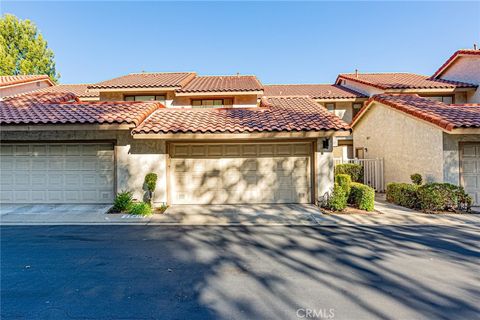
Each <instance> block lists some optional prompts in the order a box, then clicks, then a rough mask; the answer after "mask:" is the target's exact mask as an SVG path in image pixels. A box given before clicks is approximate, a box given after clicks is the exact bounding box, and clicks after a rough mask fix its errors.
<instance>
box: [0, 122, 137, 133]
mask: <svg viewBox="0 0 480 320" xmlns="http://www.w3.org/2000/svg"><path fill="white" fill-rule="evenodd" d="M133 128H135V125H134V124H32V125H22V124H15V125H11V124H2V131H72V130H87V131H92V130H98V131H103V130H131V129H133Z"/></svg>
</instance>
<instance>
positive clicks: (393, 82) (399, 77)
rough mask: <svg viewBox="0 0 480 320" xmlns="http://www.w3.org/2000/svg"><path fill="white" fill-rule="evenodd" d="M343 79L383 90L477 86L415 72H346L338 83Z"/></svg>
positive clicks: (341, 75) (338, 79) (340, 76)
mask: <svg viewBox="0 0 480 320" xmlns="http://www.w3.org/2000/svg"><path fill="white" fill-rule="evenodd" d="M341 79H346V80H351V81H355V82H358V83H362V84H366V85H369V86H372V87H375V88H379V89H382V90H388V89H449V88H452V89H454V88H476V87H477V86H476V85H474V84H471V83H464V82H458V81H449V80H441V79H432V78H430V77H427V76H422V75H419V74H414V73H402V72H394V73H359V74H358V76H357V75H356V74H354V73H344V74H340V75H338V78H337V81H336V83H337V84H340V83H339V82H340V80H341Z"/></svg>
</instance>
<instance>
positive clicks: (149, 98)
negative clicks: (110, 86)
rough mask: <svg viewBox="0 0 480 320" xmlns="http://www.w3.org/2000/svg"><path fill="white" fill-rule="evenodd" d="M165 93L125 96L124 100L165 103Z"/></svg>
mask: <svg viewBox="0 0 480 320" xmlns="http://www.w3.org/2000/svg"><path fill="white" fill-rule="evenodd" d="M165 100H166V97H165V95H160V96H153V95H152V96H125V101H159V102H161V103H163V104H165Z"/></svg>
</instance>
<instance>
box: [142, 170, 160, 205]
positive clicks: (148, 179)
mask: <svg viewBox="0 0 480 320" xmlns="http://www.w3.org/2000/svg"><path fill="white" fill-rule="evenodd" d="M157 178H158V176H157V174H156V173H153V172H150V173H148V174H147V175H146V176H145V182H144V185H145V188H146V189H147V190H146V191H147V200H148V202H149V203H152V199H153V192H154V191H155V188H156V187H157Z"/></svg>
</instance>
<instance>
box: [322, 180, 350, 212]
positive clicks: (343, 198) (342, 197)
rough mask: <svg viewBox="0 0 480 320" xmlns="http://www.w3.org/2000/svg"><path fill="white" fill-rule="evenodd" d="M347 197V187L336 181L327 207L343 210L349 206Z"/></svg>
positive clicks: (333, 209)
mask: <svg viewBox="0 0 480 320" xmlns="http://www.w3.org/2000/svg"><path fill="white" fill-rule="evenodd" d="M347 197H348V196H347V194H346V193H345V189H344V188H343V187H341V186H340V185H339V184H338V183H335V185H334V187H333V192H332V195H331V196H330V197H329V198H328V201H327V208H328V209H330V210H332V211H342V210H343V209H345V208H346V207H347Z"/></svg>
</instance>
